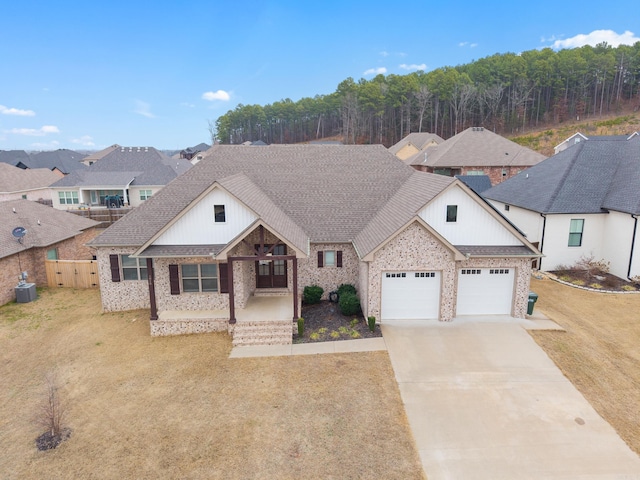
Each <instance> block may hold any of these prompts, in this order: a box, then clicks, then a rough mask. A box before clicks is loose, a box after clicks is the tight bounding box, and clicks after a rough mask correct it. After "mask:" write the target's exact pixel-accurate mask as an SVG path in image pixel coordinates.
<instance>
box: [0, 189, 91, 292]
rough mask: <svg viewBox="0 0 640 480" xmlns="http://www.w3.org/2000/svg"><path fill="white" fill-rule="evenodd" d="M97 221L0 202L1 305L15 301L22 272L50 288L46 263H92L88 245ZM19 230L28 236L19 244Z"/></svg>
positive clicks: (29, 204) (19, 202)
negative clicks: (76, 261)
mask: <svg viewBox="0 0 640 480" xmlns="http://www.w3.org/2000/svg"><path fill="white" fill-rule="evenodd" d="M97 225H98V223H97V222H94V221H93V220H89V219H88V218H83V217H79V216H77V215H74V214H72V213H67V212H61V211H59V210H55V209H53V208H51V207H48V206H45V205H42V204H40V203H37V202H32V201H29V200H9V201H6V202H0V226H1V227H0V305H3V304H5V303H7V302H10V301H12V300H15V291H14V288H15V287H16V285H17V284H18V276H19V275H20V273H21V272H25V271H26V272H27V275H28V279H27V281H28V282H29V283H35V284H36V286H39V287H42V286H46V285H47V274H46V270H45V261H46V260H47V259H49V260H91V259H92V258H93V250H92V249H91V248H89V247H87V246H86V245H85V244H86V243H87V242H89V241H90V240H92V239H93V238H94V237H95V236H96V235H97V234H98V230H97V229H96V226H97ZM16 227H22V228H24V229H26V231H27V233H26V234H25V235H24V237H22V238H21V239H20V241H18V239H17V238H16V237H14V236H13V235H12V232H13V230H14V229H15V228H16Z"/></svg>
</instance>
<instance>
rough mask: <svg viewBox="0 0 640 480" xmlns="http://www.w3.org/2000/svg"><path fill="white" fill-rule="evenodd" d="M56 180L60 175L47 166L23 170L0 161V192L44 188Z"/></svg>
mask: <svg viewBox="0 0 640 480" xmlns="http://www.w3.org/2000/svg"><path fill="white" fill-rule="evenodd" d="M58 180H60V176H59V175H58V174H57V173H54V172H52V171H51V170H49V169H47V168H35V169H33V170H32V169H27V170H24V169H22V168H18V167H14V166H12V165H9V164H8V163H0V193H11V192H24V191H28V190H36V189H39V188H46V187H48V186H49V185H51V184H52V183H55V182H57V181H58Z"/></svg>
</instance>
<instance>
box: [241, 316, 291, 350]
mask: <svg viewBox="0 0 640 480" xmlns="http://www.w3.org/2000/svg"><path fill="white" fill-rule="evenodd" d="M231 334H232V336H233V341H232V343H233V346H240V345H289V344H291V342H292V339H293V323H292V322H291V321H288V320H279V321H272V322H269V321H248V322H238V323H236V324H235V325H234V326H233V331H232V332H231Z"/></svg>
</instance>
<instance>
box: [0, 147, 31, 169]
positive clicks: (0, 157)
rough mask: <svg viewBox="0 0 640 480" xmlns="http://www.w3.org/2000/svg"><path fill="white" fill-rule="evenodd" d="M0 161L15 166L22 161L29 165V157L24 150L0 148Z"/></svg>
mask: <svg viewBox="0 0 640 480" xmlns="http://www.w3.org/2000/svg"><path fill="white" fill-rule="evenodd" d="M0 162H1V163H8V164H9V165H13V166H14V167H15V166H17V165H18V164H19V163H22V164H23V165H24V166H25V167H29V166H30V165H31V158H30V157H29V154H28V153H27V152H25V151H24V150H0Z"/></svg>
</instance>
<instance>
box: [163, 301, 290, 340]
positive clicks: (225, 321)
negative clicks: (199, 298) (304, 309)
mask: <svg viewBox="0 0 640 480" xmlns="http://www.w3.org/2000/svg"><path fill="white" fill-rule="evenodd" d="M256 293H257V295H252V296H251V297H249V299H248V301H247V303H246V305H245V307H244V308H237V309H236V310H235V318H236V323H235V324H233V323H229V320H230V315H229V310H224V309H220V310H193V311H185V310H165V311H161V312H159V313H158V319H157V320H151V321H150V326H151V336H156V337H157V336H170V335H185V334H190V333H207V332H228V333H229V334H230V335H231V336H232V338H233V346H242V345H290V344H291V342H292V339H293V329H294V326H295V325H294V323H293V322H292V319H293V315H294V313H293V310H294V309H293V294H292V293H288V292H286V293H284V292H281V291H274V292H256ZM298 311H300V305H298Z"/></svg>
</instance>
